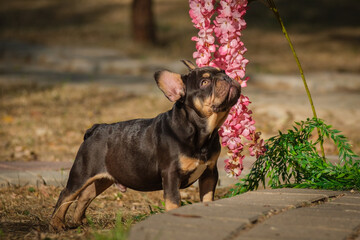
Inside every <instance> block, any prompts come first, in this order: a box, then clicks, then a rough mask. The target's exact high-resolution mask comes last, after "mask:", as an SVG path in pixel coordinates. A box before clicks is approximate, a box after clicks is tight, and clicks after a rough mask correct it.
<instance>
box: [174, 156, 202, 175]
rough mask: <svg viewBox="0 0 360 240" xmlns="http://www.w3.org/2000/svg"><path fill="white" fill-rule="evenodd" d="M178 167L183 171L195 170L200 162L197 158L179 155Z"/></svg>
mask: <svg viewBox="0 0 360 240" xmlns="http://www.w3.org/2000/svg"><path fill="white" fill-rule="evenodd" d="M179 160H180V169H181V170H182V171H184V172H190V171H193V170H195V169H196V168H197V167H198V166H199V163H200V160H199V159H196V158H191V157H186V156H183V155H182V156H180V158H179Z"/></svg>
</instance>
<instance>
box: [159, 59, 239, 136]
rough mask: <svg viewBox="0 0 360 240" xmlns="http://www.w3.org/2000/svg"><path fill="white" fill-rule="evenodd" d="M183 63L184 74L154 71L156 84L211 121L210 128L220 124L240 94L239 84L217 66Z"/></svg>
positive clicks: (166, 93) (171, 97)
mask: <svg viewBox="0 0 360 240" xmlns="http://www.w3.org/2000/svg"><path fill="white" fill-rule="evenodd" d="M183 63H184V64H185V65H186V66H187V67H188V69H189V73H188V74H184V75H180V74H178V73H173V72H170V71H166V70H164V71H159V72H156V73H155V80H156V83H157V84H158V86H159V88H160V89H161V91H163V93H164V94H165V96H166V97H167V98H168V99H169V100H170V101H181V102H182V103H184V104H185V105H186V106H188V107H190V108H192V109H194V110H195V112H196V113H197V114H198V115H199V116H201V117H203V118H208V119H209V120H210V121H212V122H213V123H211V125H212V126H211V127H210V128H212V129H214V128H216V127H220V126H221V124H222V123H223V121H225V119H226V116H227V114H228V113H229V110H230V109H231V107H232V106H233V105H234V104H235V103H236V102H237V100H238V98H239V97H240V92H241V87H240V84H239V83H238V82H237V81H235V80H233V79H231V78H230V77H229V76H227V75H226V74H225V71H223V70H221V69H219V68H213V67H202V68H198V67H196V66H195V65H194V64H192V63H191V62H189V61H183Z"/></svg>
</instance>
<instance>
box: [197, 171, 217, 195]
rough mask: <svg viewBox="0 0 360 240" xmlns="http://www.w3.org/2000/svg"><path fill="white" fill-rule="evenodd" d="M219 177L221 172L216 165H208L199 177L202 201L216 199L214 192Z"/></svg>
mask: <svg viewBox="0 0 360 240" xmlns="http://www.w3.org/2000/svg"><path fill="white" fill-rule="evenodd" d="M218 179H219V173H218V170H217V168H216V167H214V168H210V167H208V168H207V169H205V171H204V173H203V174H202V175H201V177H200V178H199V192H200V201H202V202H210V201H214V193H215V188H216V184H217V181H218Z"/></svg>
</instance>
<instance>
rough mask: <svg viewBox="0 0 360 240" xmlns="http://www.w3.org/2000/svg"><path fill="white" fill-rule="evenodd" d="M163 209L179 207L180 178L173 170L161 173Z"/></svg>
mask: <svg viewBox="0 0 360 240" xmlns="http://www.w3.org/2000/svg"><path fill="white" fill-rule="evenodd" d="M162 175H163V176H162V181H163V189H164V199H165V210H166V211H169V210H172V209H175V208H178V207H180V201H181V198H180V191H179V190H180V178H179V176H178V174H177V173H176V172H175V171H169V170H168V171H164V172H163V174H162Z"/></svg>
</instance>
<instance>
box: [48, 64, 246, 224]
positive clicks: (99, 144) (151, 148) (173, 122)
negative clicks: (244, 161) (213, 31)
mask: <svg viewBox="0 0 360 240" xmlns="http://www.w3.org/2000/svg"><path fill="white" fill-rule="evenodd" d="M183 62H184V63H185V65H186V66H187V67H188V68H189V70H190V72H189V73H188V74H185V75H180V74H177V73H173V72H169V71H165V70H164V71H159V72H157V73H155V80H156V83H157V84H158V86H159V88H160V89H161V90H162V91H163V92H164V94H165V96H166V97H167V98H168V99H169V100H170V101H173V102H175V104H174V106H173V108H172V109H171V110H170V111H168V112H165V113H162V114H160V115H158V116H157V117H155V118H153V119H135V120H130V121H125V122H118V123H114V124H95V125H94V126H93V127H92V128H90V129H89V130H87V131H86V133H85V136H84V142H83V143H82V145H81V146H80V149H79V151H78V153H77V156H76V159H75V162H74V165H73V166H72V168H71V171H70V176H69V180H68V182H67V185H66V188H65V189H64V190H63V191H62V192H61V194H60V197H59V199H58V201H57V203H56V206H55V210H54V212H53V214H52V218H51V221H50V227H51V228H53V229H54V230H61V229H64V228H65V223H64V221H65V214H66V212H67V209H68V207H69V206H70V204H71V203H72V202H74V201H75V200H76V199H77V206H76V208H75V213H74V222H75V224H81V223H82V222H83V221H84V220H85V210H86V208H87V207H88V206H89V204H90V203H91V201H92V200H93V199H94V198H95V197H96V196H97V195H99V194H100V193H102V192H103V191H104V190H105V189H107V188H108V187H110V186H111V185H112V184H114V183H115V184H116V185H117V186H119V187H120V190H123V191H125V190H126V188H131V189H135V190H139V191H155V190H161V189H163V190H164V198H165V208H166V210H171V209H174V208H177V207H179V206H180V194H179V189H181V188H186V187H188V186H190V185H191V184H192V183H194V182H195V181H196V180H198V179H199V189H200V190H199V191H200V199H201V201H204V202H205V201H212V200H213V198H214V191H215V187H216V183H217V180H218V171H217V168H216V162H217V159H218V156H219V153H220V143H219V134H218V128H219V127H220V126H221V124H222V123H223V122H224V120H225V119H226V117H227V115H228V113H229V110H230V108H231V107H232V106H233V105H234V104H235V103H236V102H237V100H238V98H239V97H240V85H239V84H238V83H237V82H236V81H234V80H232V79H231V78H230V77H228V76H227V75H226V74H225V72H224V71H222V70H220V69H217V68H213V67H203V68H197V67H195V66H194V65H193V64H192V63H191V62H189V61H183Z"/></svg>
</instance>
